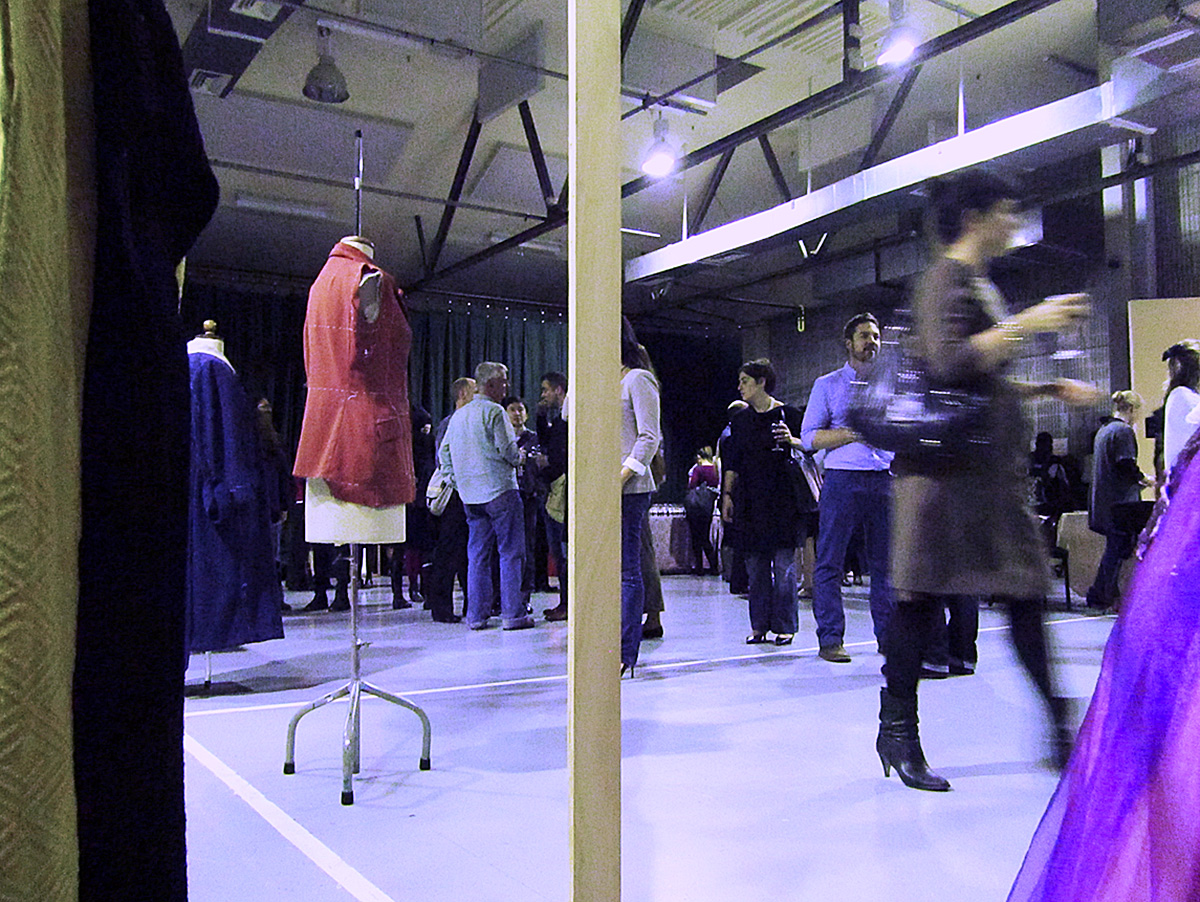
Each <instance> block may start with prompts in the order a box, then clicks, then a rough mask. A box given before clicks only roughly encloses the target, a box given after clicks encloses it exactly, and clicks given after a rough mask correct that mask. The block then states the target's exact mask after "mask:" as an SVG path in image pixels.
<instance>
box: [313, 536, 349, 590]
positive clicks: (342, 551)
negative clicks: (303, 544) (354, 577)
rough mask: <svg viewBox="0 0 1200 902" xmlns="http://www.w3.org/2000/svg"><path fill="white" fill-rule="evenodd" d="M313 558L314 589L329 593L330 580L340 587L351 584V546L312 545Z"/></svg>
mask: <svg viewBox="0 0 1200 902" xmlns="http://www.w3.org/2000/svg"><path fill="white" fill-rule="evenodd" d="M309 547H311V548H312V556H313V588H315V589H317V590H318V591H328V589H329V586H330V579H333V580H335V581H336V582H337V584H338V585H339V586H343V587H344V586H347V585H349V584H350V546H349V545H311V546H309Z"/></svg>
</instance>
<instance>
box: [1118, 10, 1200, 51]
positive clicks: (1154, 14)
mask: <svg viewBox="0 0 1200 902" xmlns="http://www.w3.org/2000/svg"><path fill="white" fill-rule="evenodd" d="M1189 17H1191V18H1200V0H1191V2H1180V3H1174V4H1172V3H1168V2H1166V0H1097V2H1096V32H1097V36H1098V37H1099V38H1100V40H1102V41H1104V42H1105V43H1106V44H1116V45H1117V46H1121V47H1132V46H1135V45H1137V44H1145V43H1147V42H1150V41H1153V40H1155V39H1157V38H1161V37H1164V36H1165V35H1167V34H1170V33H1171V32H1174V31H1178V30H1179V29H1180V27H1181V26H1183V27H1186V25H1187V22H1186V20H1187V18H1189Z"/></svg>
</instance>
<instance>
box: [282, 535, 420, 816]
mask: <svg viewBox="0 0 1200 902" xmlns="http://www.w3.org/2000/svg"><path fill="white" fill-rule="evenodd" d="M359 548H360V546H359V545H358V544H357V543H354V544H351V545H350V565H351V567H352V568H353V569H352V571H351V574H350V682H348V683H347V684H346V685H344V686H342V687H340V688H338V689H335V690H334V691H333V692H330V693H329V694H328V695H324V696H322V697H321V698H319V699H317V700H316V701H315V702H310V703H309V704H307V705H305V706H304V707H303V708H301V709H300V710H299V711H297V712H296V714H295V716H294V717H293V718H292V719H291V722H290V723H289V724H288V731H287V751H286V753H285V755H284V760H283V772H284V773H285V774H294V773H295V772H296V725H297V724H299V723H300V718H301V717H303V716H304V715H305V714H308V713H309V712H310V711H315V710H317V708H321V707H324V706H325V705H328V704H329V703H330V702H333V701H337V700H338V699H339V698H345V697H346V696H350V709H349V710H348V711H347V712H346V728H345V730H344V731H343V733H342V804H343V805H353V804H354V775H355V774H356V773H358V772H359V770H360V768H361V754H360V746H361V727H362V697H363V695H364V694H366V695H373V696H375V697H376V698H381V699H383V700H384V701H385V702H391V703H392V704H393V705H400V706H401V707H402V708H408V710H410V711H412V712H413V713H414V714H416V715H417V717H419V718H420V719H421V730H422V740H421V761H420V765H419V766H420V769H421V770H429V768H430V767H431V764H430V761H429V741H430V730H429V718H428V717H427V716H426V715H425V712H424V711H422V710H421V709H420V708H419V707H417V706H416V705H414V704H413V703H412V702H410V701H408V700H407V699H403V698H401V697H400V696H398V695H392V694H391V693H390V692H384V691H383V690H382V689H380V688H378V687H377V686H372V685H371V684H370V683H368V682H366V681H365V680H363V678H362V674H361V669H360V662H359V652H360V650H361V649H362V648H363V647H364V646H366V645H368V644H369V643H367V642H360V641H359V639H358V590H359V572H358V567H359Z"/></svg>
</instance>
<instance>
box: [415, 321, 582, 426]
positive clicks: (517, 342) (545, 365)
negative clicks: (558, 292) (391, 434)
mask: <svg viewBox="0 0 1200 902" xmlns="http://www.w3.org/2000/svg"><path fill="white" fill-rule="evenodd" d="M412 327H413V347H412V355H411V357H410V358H409V365H408V380H409V381H408V384H409V391H410V393H411V395H412V397H414V398H416V399H418V400H419V401H420V402H421V403H422V404H423V405H424V407H425V409H426V410H428V411H429V412H430V413H431V414H433V420H434V422H435V423H436V422H437V421H438V420H439V419H441V418H442V417H444V416H445V415H446V414H448V413H450V411H451V405H452V403H453V402H452V399H451V398H450V385H451V383H452V382H454V380H455V379H458V378H459V377H460V376H473V375H474V374H475V366H476V365H477V364H479V363H481V362H482V361H484V360H494V361H496V362H498V363H503V364H504V365H505V366H507V367H508V380H509V390H510V391H511V392H512V394H514V395H517V396H519V397H520V398H522V399H523V400H524V401H525V406H526V407H527V408H528V409H529V415H530V419H531V420H532V418H533V414H534V408H535V407H536V406H537V403H538V398H539V397H540V396H541V379H542V374H543V373H545V372H547V371H549V370H558V371H559V372H563V373H565V372H566V370H567V324H566V322H563V321H546V322H543V321H542V320H541V319H540V318H537V317H523V316H521V315H519V314H513V313H504V312H498V311H497V312H492V311H487V310H479V309H475V310H472V311H458V310H455V311H452V312H448V313H414V314H413V315H412Z"/></svg>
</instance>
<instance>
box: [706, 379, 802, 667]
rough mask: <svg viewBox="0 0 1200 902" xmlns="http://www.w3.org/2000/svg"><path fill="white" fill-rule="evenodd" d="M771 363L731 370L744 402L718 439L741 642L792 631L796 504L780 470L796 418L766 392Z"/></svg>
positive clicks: (784, 638) (782, 637)
mask: <svg viewBox="0 0 1200 902" xmlns="http://www.w3.org/2000/svg"><path fill="white" fill-rule="evenodd" d="M774 388H775V370H774V368H773V367H772V366H771V361H769V360H766V359H761V360H752V361H750V362H749V363H744V364H742V367H741V369H740V370H739V372H738V392H739V394H741V396H742V400H743V401H745V402H746V403H747V404H748V405H749V407H747V408H746V409H745V410H742V411H739V412H738V413H736V414H734V416H733V417H732V419H730V421H729V439H728V440H727V441H726V443H725V445H724V455H725V457H724V467H725V485H724V488H723V491H722V495H721V517H722V519H723V520H725V522H727V523H733V524H736V526H737V535H736V539H735V541H736V542H737V547H738V548H739V550H741V551H742V552H743V553H744V554H745V557H746V571H747V573H748V574H749V577H750V629H751V630H752V632H751V633H750V635H749V636H747V637H746V644H747V645H759V644H762V643H764V642H767V641H769V640H768V638H767V633H769V632H771V633H775V644H776V645H789V644H791V641H792V638H793V636H795V634H796V628H797V623H798V612H797V608H796V541H797V536H798V535H799V531H800V510H799V507H798V505H797V503H796V497H795V493H794V491H793V489H792V485H791V481H790V480H791V477H790V475H789V473H788V463H789V457H790V456H791V449H792V446H794V445H798V444H799V439H798V438H796V437H795V436H798V435H799V434H800V424H801V421H802V420H803V416H802V415H801V413H800V411H799V410H797V409H796V408H794V407H789V406H788V405H786V404H782V403H780V402H779V401H777V400H775V398H773V397H771V392H772V391H773V390H774Z"/></svg>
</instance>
